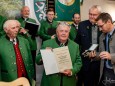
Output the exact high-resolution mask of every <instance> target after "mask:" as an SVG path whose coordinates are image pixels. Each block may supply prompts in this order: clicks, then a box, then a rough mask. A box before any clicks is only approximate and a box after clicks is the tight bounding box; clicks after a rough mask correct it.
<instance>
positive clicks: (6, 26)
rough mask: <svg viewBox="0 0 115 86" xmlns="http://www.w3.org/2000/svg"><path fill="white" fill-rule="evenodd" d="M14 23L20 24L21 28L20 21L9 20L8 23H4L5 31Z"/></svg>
mask: <svg viewBox="0 0 115 86" xmlns="http://www.w3.org/2000/svg"><path fill="white" fill-rule="evenodd" d="M12 22H16V23H17V24H19V26H20V23H19V21H17V20H7V21H6V22H5V23H4V25H3V29H5V28H8V27H9V25H10V24H11V23H12Z"/></svg>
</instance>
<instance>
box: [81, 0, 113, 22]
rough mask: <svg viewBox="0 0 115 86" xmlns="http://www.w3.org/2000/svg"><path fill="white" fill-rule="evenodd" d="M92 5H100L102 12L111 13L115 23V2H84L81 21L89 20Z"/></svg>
mask: <svg viewBox="0 0 115 86" xmlns="http://www.w3.org/2000/svg"><path fill="white" fill-rule="evenodd" d="M92 5H100V6H101V7H102V11H103V12H108V13H110V14H111V16H112V18H113V20H114V21H115V0H84V2H83V5H81V20H86V19H88V11H89V8H90V7H91V6H92Z"/></svg>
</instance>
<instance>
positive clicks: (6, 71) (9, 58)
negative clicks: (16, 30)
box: [0, 36, 34, 83]
mask: <svg viewBox="0 0 115 86" xmlns="http://www.w3.org/2000/svg"><path fill="white" fill-rule="evenodd" d="M17 40H18V43H19V49H20V52H21V55H22V59H23V62H24V65H25V69H26V71H27V75H28V79H29V81H30V82H31V83H32V80H33V77H34V65H33V60H32V56H31V51H30V45H29V42H28V40H27V39H25V38H23V37H20V36H18V37H17ZM0 68H1V69H0V81H7V82H10V81H13V80H15V79H17V65H16V55H15V51H14V47H13V43H12V42H11V41H10V40H9V39H8V37H7V36H2V37H1V38H0Z"/></svg>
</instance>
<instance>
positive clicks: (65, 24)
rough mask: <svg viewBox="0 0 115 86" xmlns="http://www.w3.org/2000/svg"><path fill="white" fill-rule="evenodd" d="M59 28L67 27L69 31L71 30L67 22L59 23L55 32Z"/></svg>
mask: <svg viewBox="0 0 115 86" xmlns="http://www.w3.org/2000/svg"><path fill="white" fill-rule="evenodd" d="M60 26H67V27H69V30H70V29H71V26H70V25H69V24H68V23H67V22H59V23H58V25H57V30H58V29H59V28H58V27H60Z"/></svg>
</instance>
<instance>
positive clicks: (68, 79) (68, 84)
mask: <svg viewBox="0 0 115 86" xmlns="http://www.w3.org/2000/svg"><path fill="white" fill-rule="evenodd" d="M67 46H68V49H69V52H70V56H71V60H72V65H73V69H72V76H65V75H63V86H76V81H77V80H76V74H77V73H78V72H79V70H80V68H81V66H82V63H81V57H80V55H79V46H78V45H77V44H76V43H75V42H73V41H71V40H68V44H67ZM46 47H51V48H58V47H60V46H59V45H58V43H57V42H56V39H50V40H47V41H44V42H43V45H42V48H43V49H45V48H46ZM48 58H49V57H48ZM40 59H41V54H40V53H38V55H37V58H36V62H37V64H39V62H40ZM60 80H61V76H60V74H52V75H46V74H45V72H44V73H43V77H42V81H41V86H60Z"/></svg>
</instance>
